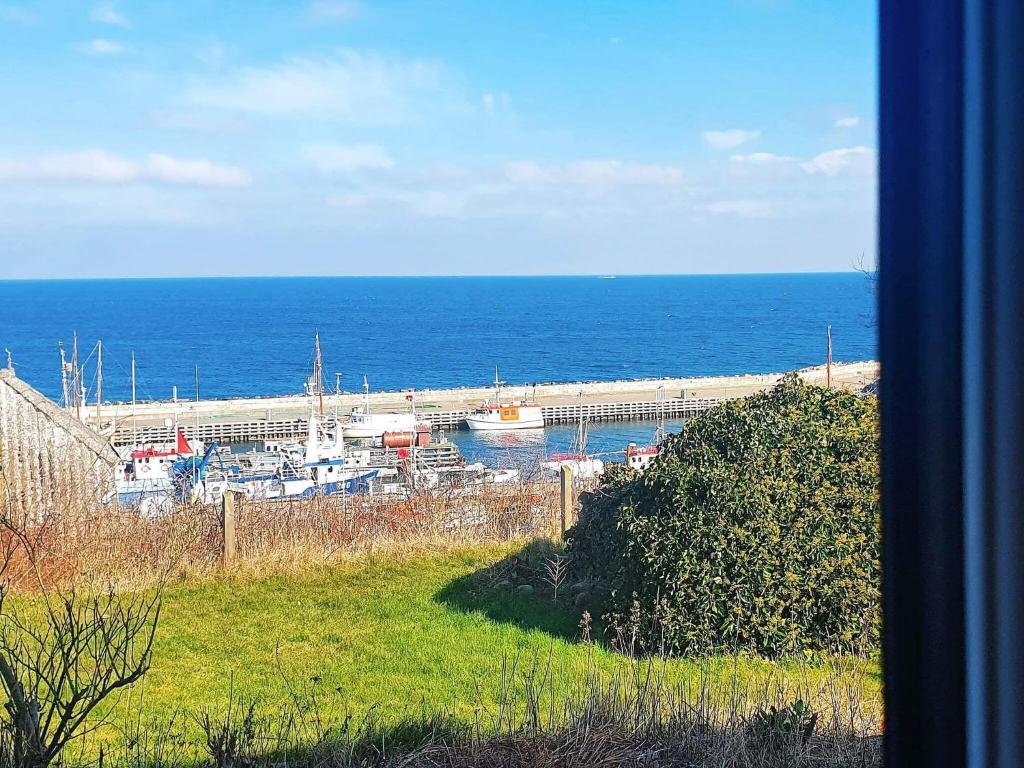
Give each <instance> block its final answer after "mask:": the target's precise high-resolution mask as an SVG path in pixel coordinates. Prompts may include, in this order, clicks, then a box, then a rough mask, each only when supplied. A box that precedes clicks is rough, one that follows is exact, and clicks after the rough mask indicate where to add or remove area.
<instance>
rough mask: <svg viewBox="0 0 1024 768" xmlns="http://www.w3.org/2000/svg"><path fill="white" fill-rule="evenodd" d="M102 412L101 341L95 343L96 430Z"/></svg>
mask: <svg viewBox="0 0 1024 768" xmlns="http://www.w3.org/2000/svg"><path fill="white" fill-rule="evenodd" d="M102 410H103V340H102V339H100V340H99V341H97V342H96V429H97V430H99V429H100V415H101V413H102Z"/></svg>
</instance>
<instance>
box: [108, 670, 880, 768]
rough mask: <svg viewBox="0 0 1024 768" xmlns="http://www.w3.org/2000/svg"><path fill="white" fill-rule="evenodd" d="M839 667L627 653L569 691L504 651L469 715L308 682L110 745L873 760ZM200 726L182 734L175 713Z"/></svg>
mask: <svg viewBox="0 0 1024 768" xmlns="http://www.w3.org/2000/svg"><path fill="white" fill-rule="evenodd" d="M861 682H862V681H861V680H860V679H859V678H858V677H857V676H856V675H853V676H851V675H849V674H847V673H846V672H845V671H843V670H837V671H836V672H835V673H834V674H832V675H830V676H829V677H827V678H826V679H825V680H824V681H820V680H819V682H818V683H817V684H813V685H811V684H807V683H795V684H794V683H793V682H792V681H791V680H790V681H788V682H787V681H783V680H781V679H775V680H773V681H768V682H764V683H761V684H759V685H758V686H756V687H753V688H752V687H751V686H750V685H749V684H745V683H744V682H742V681H740V680H737V679H735V678H729V677H728V676H723V675H721V674H717V673H708V674H705V675H702V676H701V677H700V678H698V679H697V680H696V681H693V682H691V683H688V684H686V685H680V684H672V683H670V682H668V680H667V678H666V677H665V675H664V674H663V667H662V666H661V665H660V664H659V662H657V661H646V662H639V661H638V662H633V663H632V664H631V665H630V667H629V669H628V670H627V671H626V672H625V673H623V674H620V675H616V676H615V677H613V678H612V679H610V680H608V679H607V678H604V677H602V676H600V675H599V674H597V673H596V672H595V674H594V675H592V676H584V677H583V678H581V679H578V680H577V681H575V686H574V687H573V689H572V690H571V692H569V693H561V692H559V693H556V691H561V690H562V689H563V688H564V686H563V685H562V684H561V683H560V681H556V680H555V679H554V677H553V676H552V674H551V671H550V665H548V664H545V663H544V662H543V660H541V661H540V662H538V661H537V660H536V659H535V660H534V661H533V662H532V663H531V664H527V665H525V666H521V664H520V660H516V659H513V660H506V663H505V664H504V665H503V683H504V685H503V691H504V696H503V697H502V698H501V699H499V701H498V702H497V703H496V704H494V705H492V706H488V707H485V706H480V707H479V708H478V709H477V716H476V718H475V720H474V721H473V722H471V723H466V722H464V721H462V720H460V719H457V718H455V717H454V716H452V715H451V714H450V713H448V712H445V711H443V710H427V709H424V710H422V711H420V712H417V713H413V714H409V715H407V716H406V717H405V718H403V719H402V720H400V721H398V722H394V721H387V720H385V719H383V718H382V717H381V716H380V713H378V712H377V711H375V710H371V711H370V712H369V713H368V714H366V715H365V716H364V717H362V718H354V717H351V716H349V717H344V716H343V717H340V718H331V717H327V716H325V715H324V714H323V712H322V710H321V708H320V707H319V705H318V700H317V693H316V690H315V689H310V690H306V691H302V692H297V691H295V690H294V689H293V690H292V700H291V702H290V703H289V704H288V705H287V706H285V707H282V708H280V709H276V710H272V711H266V710H262V709H261V708H260V707H259V704H258V702H255V701H252V700H247V699H245V698H244V697H241V696H236V695H232V696H231V697H230V699H229V701H226V702H225V703H224V705H223V707H221V708H220V709H218V710H216V711H211V710H204V711H202V712H191V713H190V712H186V711H182V712H180V713H179V714H178V715H177V717H176V718H175V719H172V720H171V721H169V722H168V721H164V722H159V723H156V722H151V723H146V724H144V723H142V722H140V721H139V720H134V721H133V722H129V723H127V724H126V725H125V728H124V729H123V738H122V740H121V741H120V742H119V744H117V745H116V746H115V747H114V748H113V749H112V750H111V751H109V752H108V753H107V755H106V757H107V763H108V764H109V763H111V762H113V763H114V764H115V765H116V766H120V767H121V768H152V767H155V766H177V765H186V764H199V765H209V766H214V767H215V768H228V766H251V767H252V768H258V767H260V766H268V767H269V766H283V765H292V766H296V767H297V768H333V767H335V766H337V767H338V768H341V767H343V766H396V767H397V766H449V767H451V768H462V767H463V766H465V767H466V768H469V767H470V766H494V767H495V768H497V767H498V766H502V767H503V768H519V767H521V768H539V767H540V766H581V767H582V766H606V767H607V768H617V767H618V766H623V767H625V766H694V767H698V766H699V767H701V768H754V767H755V766H756V767H757V768H783V767H785V768H797V767H799V766H807V767H808V768H812V767H817V766H821V767H826V766H827V767H828V768H845V767H846V766H849V767H850V768H853V767H854V766H857V767H858V768H872V767H874V766H881V764H882V754H881V729H880V724H879V717H878V707H877V702H869V703H867V704H866V703H865V702H864V695H863V694H864V692H863V690H862V688H861V687H860V683H861ZM189 719H191V720H192V721H193V722H194V723H198V725H199V726H200V730H201V733H202V735H201V736H198V737H189V736H188V735H187V732H188V729H186V728H183V727H182V726H183V723H184V721H185V720H189Z"/></svg>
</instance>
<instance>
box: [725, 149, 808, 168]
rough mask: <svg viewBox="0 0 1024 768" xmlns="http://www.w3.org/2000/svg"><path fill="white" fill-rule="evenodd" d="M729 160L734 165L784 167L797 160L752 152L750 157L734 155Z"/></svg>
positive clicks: (769, 153)
mask: <svg viewBox="0 0 1024 768" xmlns="http://www.w3.org/2000/svg"><path fill="white" fill-rule="evenodd" d="M729 159H730V160H731V161H732V162H734V163H744V164H746V165H784V164H786V163H792V162H794V161H795V160H796V158H795V157H790V156H789V155H776V154H773V153H771V152H751V153H750V154H749V155H733V156H732V157H730V158H729Z"/></svg>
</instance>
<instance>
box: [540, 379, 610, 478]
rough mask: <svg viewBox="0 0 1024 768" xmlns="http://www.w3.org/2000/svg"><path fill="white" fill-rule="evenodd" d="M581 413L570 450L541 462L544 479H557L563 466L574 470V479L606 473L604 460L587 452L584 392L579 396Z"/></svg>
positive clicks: (597, 476)
mask: <svg viewBox="0 0 1024 768" xmlns="http://www.w3.org/2000/svg"><path fill="white" fill-rule="evenodd" d="M579 413H580V420H579V425H578V426H577V428H576V435H575V436H574V437H573V441H572V445H571V446H570V448H569V451H567V452H565V453H553V454H551V456H549V457H548V460H547V461H545V462H542V463H541V465H540V473H541V477H543V478H544V479H546V480H555V479H557V478H558V476H559V474H561V471H562V467H569V469H571V470H572V476H573V479H574V480H596V479H597V478H599V477H600V476H601V475H603V474H604V462H603V461H602V460H601V459H597V458H594V457H592V456H590V455H589V454H587V420H586V417H585V416H584V413H583V393H582V392H581V393H580V397H579Z"/></svg>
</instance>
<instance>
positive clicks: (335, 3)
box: [309, 0, 363, 23]
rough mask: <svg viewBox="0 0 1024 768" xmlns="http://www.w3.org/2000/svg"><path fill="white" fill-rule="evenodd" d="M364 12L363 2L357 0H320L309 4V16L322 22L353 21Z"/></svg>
mask: <svg viewBox="0 0 1024 768" xmlns="http://www.w3.org/2000/svg"><path fill="white" fill-rule="evenodd" d="M362 12H363V6H362V3H358V2H355V0H318V2H315V3H313V4H312V5H310V6H309V18H311V19H313V21H317V22H321V23H334V22H340V21H352V20H353V19H355V18H358V17H359V16H360V15H362Z"/></svg>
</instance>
